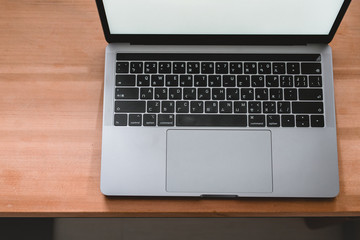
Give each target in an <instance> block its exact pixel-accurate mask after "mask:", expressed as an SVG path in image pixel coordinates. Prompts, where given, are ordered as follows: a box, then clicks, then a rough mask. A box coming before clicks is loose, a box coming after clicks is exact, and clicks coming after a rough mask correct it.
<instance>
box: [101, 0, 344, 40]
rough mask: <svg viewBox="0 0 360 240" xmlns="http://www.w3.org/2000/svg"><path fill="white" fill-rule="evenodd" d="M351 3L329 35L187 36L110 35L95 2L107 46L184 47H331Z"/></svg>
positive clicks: (104, 19)
mask: <svg viewBox="0 0 360 240" xmlns="http://www.w3.org/2000/svg"><path fill="white" fill-rule="evenodd" d="M350 2H351V0H344V3H343V5H342V6H341V9H340V11H339V13H338V15H337V17H336V19H335V22H334V25H333V26H332V28H331V30H330V33H329V34H328V35H184V34H181V35H180V34H166V35H165V34H111V33H110V29H109V25H108V22H107V19H106V14H105V9H104V4H103V1H102V0H96V5H97V8H98V12H99V15H100V20H101V24H102V27H103V31H104V35H105V39H106V41H107V42H108V43H116V42H117V43H124V42H125V43H131V44H176V45H179V44H183V45H240V44H241V45H243V44H249V45H265V44H266V45H284V44H286V45H295V44H309V43H329V42H331V40H332V39H333V37H334V35H335V33H336V30H337V29H338V27H339V25H340V22H341V20H342V19H343V17H344V15H345V12H346V10H347V8H348V7H349V4H350Z"/></svg>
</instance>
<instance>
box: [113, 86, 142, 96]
mask: <svg viewBox="0 0 360 240" xmlns="http://www.w3.org/2000/svg"><path fill="white" fill-rule="evenodd" d="M115 98H116V99H139V89H138V88H115Z"/></svg>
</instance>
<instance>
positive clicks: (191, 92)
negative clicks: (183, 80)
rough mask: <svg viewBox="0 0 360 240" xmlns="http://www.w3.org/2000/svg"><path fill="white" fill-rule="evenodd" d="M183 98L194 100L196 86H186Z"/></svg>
mask: <svg viewBox="0 0 360 240" xmlns="http://www.w3.org/2000/svg"><path fill="white" fill-rule="evenodd" d="M183 99H186V100H194V99H196V88H184V89H183Z"/></svg>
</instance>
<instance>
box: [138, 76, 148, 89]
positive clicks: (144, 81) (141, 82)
mask: <svg viewBox="0 0 360 240" xmlns="http://www.w3.org/2000/svg"><path fill="white" fill-rule="evenodd" d="M137 85H138V86H139V87H141V86H150V75H137Z"/></svg>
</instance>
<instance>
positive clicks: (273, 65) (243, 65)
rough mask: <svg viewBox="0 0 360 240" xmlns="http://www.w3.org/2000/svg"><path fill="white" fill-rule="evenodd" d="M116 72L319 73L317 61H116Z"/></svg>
mask: <svg viewBox="0 0 360 240" xmlns="http://www.w3.org/2000/svg"><path fill="white" fill-rule="evenodd" d="M116 73H189V74H198V73H202V74H243V73H244V74H300V73H301V74H321V63H318V62H306V63H299V62H287V63H285V62H127V61H126V62H125V61H122V62H116Z"/></svg>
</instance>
